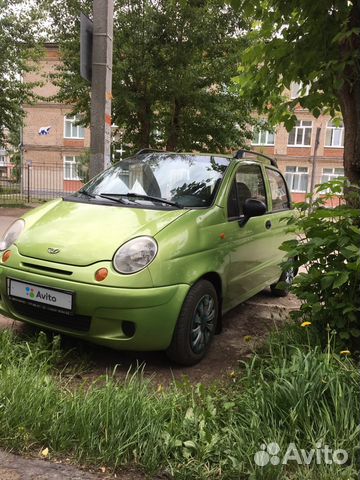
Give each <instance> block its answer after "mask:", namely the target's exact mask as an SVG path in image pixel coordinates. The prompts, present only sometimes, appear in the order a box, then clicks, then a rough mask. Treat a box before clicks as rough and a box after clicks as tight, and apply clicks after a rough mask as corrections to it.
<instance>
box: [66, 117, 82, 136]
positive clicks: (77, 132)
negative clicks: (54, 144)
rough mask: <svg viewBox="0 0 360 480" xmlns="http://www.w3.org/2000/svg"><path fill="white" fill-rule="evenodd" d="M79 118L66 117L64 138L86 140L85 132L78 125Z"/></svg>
mask: <svg viewBox="0 0 360 480" xmlns="http://www.w3.org/2000/svg"><path fill="white" fill-rule="evenodd" d="M79 120H80V119H79V117H77V116H76V115H75V116H74V117H64V125H65V127H64V138H79V139H81V138H84V137H85V130H84V128H83V127H81V126H80V125H76V123H77V122H79Z"/></svg>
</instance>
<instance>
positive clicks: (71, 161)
mask: <svg viewBox="0 0 360 480" xmlns="http://www.w3.org/2000/svg"><path fill="white" fill-rule="evenodd" d="M78 160H79V157H75V156H66V157H64V180H80V177H79V175H78Z"/></svg>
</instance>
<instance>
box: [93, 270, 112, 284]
mask: <svg viewBox="0 0 360 480" xmlns="http://www.w3.org/2000/svg"><path fill="white" fill-rule="evenodd" d="M108 274H109V272H108V269H107V268H99V270H97V271H96V273H95V280H96V281H97V282H102V281H103V280H105V278H106V277H107V276H108Z"/></svg>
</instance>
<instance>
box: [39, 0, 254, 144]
mask: <svg viewBox="0 0 360 480" xmlns="http://www.w3.org/2000/svg"><path fill="white" fill-rule="evenodd" d="M44 2H45V6H46V7H47V10H48V12H49V15H50V16H51V18H52V20H53V24H54V29H53V35H54V37H53V38H54V39H55V40H57V41H58V42H59V44H60V49H61V53H62V59H63V62H64V63H63V66H62V67H61V70H60V71H59V72H58V74H57V76H56V77H57V78H56V79H55V81H56V82H57V83H58V85H59V87H60V92H59V95H58V99H59V100H60V101H63V102H67V103H69V104H72V105H73V106H74V112H75V113H80V114H82V115H83V118H84V121H85V122H86V123H87V124H88V123H89V110H90V87H89V85H88V84H87V83H86V82H85V81H84V80H82V79H81V77H80V76H79V73H78V72H79V22H78V20H77V19H78V15H79V11H80V10H81V9H82V10H83V11H84V12H86V13H88V14H89V15H90V16H91V4H92V2H91V1H90V0H86V1H85V0H84V1H80V0H65V1H50V0H43V2H42V3H43V4H44ZM242 28H244V22H243V20H242V19H241V15H240V14H239V13H236V12H235V11H234V10H233V9H232V8H231V7H224V5H223V2H222V0H180V1H178V0H176V1H175V0H160V1H159V2H154V1H151V0H132V1H129V0H116V1H115V15H114V64H113V97H114V98H113V122H114V123H116V124H117V125H119V127H121V129H122V130H123V131H124V136H123V141H124V145H125V146H126V145H127V146H128V148H129V147H130V146H131V147H130V148H132V149H133V150H136V149H138V148H146V147H153V148H164V147H167V148H168V149H171V150H177V149H186V150H192V149H202V150H215V151H219V150H224V149H231V148H236V147H237V146H241V145H243V144H244V142H245V141H246V138H248V137H249V136H250V134H249V132H248V128H249V124H251V123H254V121H253V120H252V119H251V117H250V106H249V104H248V102H247V101H246V100H244V99H242V98H240V96H239V95H238V94H237V92H234V91H231V89H230V88H229V85H230V84H231V78H232V77H233V76H234V75H235V74H236V72H237V66H238V59H239V57H240V56H241V51H242V49H243V48H244V41H243V40H241V39H240V37H239V34H238V33H239V32H240V30H241V29H242Z"/></svg>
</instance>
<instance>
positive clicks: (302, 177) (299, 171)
mask: <svg viewBox="0 0 360 480" xmlns="http://www.w3.org/2000/svg"><path fill="white" fill-rule="evenodd" d="M285 178H286V181H287V184H288V185H289V188H290V191H291V192H299V193H304V192H307V190H308V189H307V187H308V178H309V174H308V168H307V167H290V166H288V167H286V171H285Z"/></svg>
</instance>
